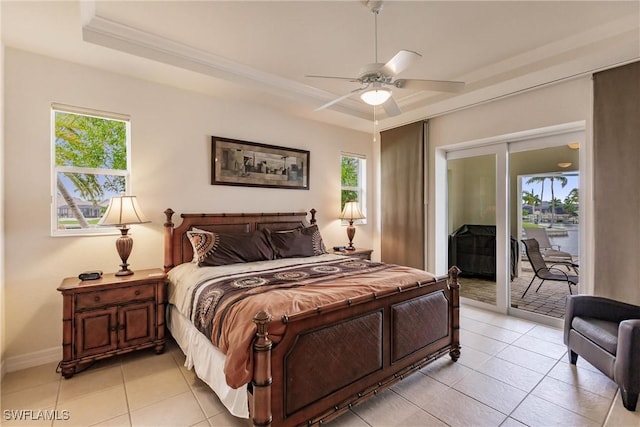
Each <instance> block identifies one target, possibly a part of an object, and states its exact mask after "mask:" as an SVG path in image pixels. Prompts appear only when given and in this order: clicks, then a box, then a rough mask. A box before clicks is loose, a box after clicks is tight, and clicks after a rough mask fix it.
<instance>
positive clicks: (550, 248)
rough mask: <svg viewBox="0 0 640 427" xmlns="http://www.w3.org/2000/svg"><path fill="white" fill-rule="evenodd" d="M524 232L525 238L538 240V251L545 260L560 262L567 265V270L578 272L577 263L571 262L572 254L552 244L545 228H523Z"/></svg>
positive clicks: (553, 262) (551, 262)
mask: <svg viewBox="0 0 640 427" xmlns="http://www.w3.org/2000/svg"><path fill="white" fill-rule="evenodd" d="M524 234H526V235H527V239H536V240H537V241H538V245H539V246H540V253H541V254H542V258H544V260H545V262H547V263H550V264H558V265H560V264H562V265H564V266H565V267H567V270H570V269H572V270H573V271H575V272H576V274H577V273H578V269H577V265H576V264H575V263H574V262H573V256H572V255H571V254H570V253H569V252H564V251H561V250H560V246H559V245H554V244H552V243H551V240H549V234H548V233H547V230H546V229H545V228H540V227H538V228H525V229H524Z"/></svg>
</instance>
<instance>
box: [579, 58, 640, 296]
mask: <svg viewBox="0 0 640 427" xmlns="http://www.w3.org/2000/svg"><path fill="white" fill-rule="evenodd" d="M593 81H594V87H593V92H594V103H593V107H594V110H593V140H594V152H593V160H594V165H593V166H594V168H593V169H594V224H595V238H594V239H593V241H592V242H591V243H592V244H594V251H595V265H594V279H595V283H594V285H595V287H594V291H595V294H596V295H602V296H606V297H610V298H614V299H618V300H623V301H627V302H630V303H635V304H640V286H638V284H637V279H638V277H640V263H639V262H638V259H639V258H640V238H639V237H640V192H639V190H638V189H639V187H638V186H639V185H640V62H635V63H632V64H628V65H624V66H621V67H617V68H613V69H610V70H607V71H602V72H600V73H596V74H594V77H593Z"/></svg>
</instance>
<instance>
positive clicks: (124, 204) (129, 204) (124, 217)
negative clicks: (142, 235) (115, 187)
mask: <svg viewBox="0 0 640 427" xmlns="http://www.w3.org/2000/svg"><path fill="white" fill-rule="evenodd" d="M145 222H151V221H149V220H148V219H147V217H145V216H144V214H143V213H142V210H140V206H138V200H137V199H136V196H114V197H112V198H111V200H110V201H109V206H108V207H107V211H106V212H105V214H104V215H103V216H102V218H100V221H98V225H117V226H126V225H127V224H143V223H145Z"/></svg>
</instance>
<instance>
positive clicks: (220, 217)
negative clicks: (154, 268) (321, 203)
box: [164, 208, 316, 271]
mask: <svg viewBox="0 0 640 427" xmlns="http://www.w3.org/2000/svg"><path fill="white" fill-rule="evenodd" d="M174 213H175V212H174V211H173V210H172V209H170V208H169V209H167V210H165V211H164V214H165V216H166V219H167V220H166V222H165V223H164V270H165V271H169V270H170V269H172V268H173V267H175V266H176V265H179V264H182V263H183V262H190V261H191V260H192V259H193V247H192V246H191V243H190V242H189V239H188V238H187V231H189V230H191V229H192V228H194V227H195V228H199V229H201V230H206V231H213V232H217V233H250V232H252V231H256V230H267V229H268V230H274V231H281V230H292V229H294V228H299V227H306V226H308V225H310V224H315V223H316V210H315V209H311V210H310V211H309V213H310V214H311V219H310V220H309V221H307V213H306V212H291V213H282V212H278V213H192V214H184V213H183V214H181V215H180V217H181V218H182V223H181V224H180V225H179V226H177V227H176V226H175V225H174V224H173V221H172V217H173V214H174Z"/></svg>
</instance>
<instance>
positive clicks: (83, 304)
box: [76, 284, 156, 310]
mask: <svg viewBox="0 0 640 427" xmlns="http://www.w3.org/2000/svg"><path fill="white" fill-rule="evenodd" d="M155 292H156V286H155V285H154V284H150V285H138V286H131V287H127V288H117V289H109V290H103V291H99V292H86V293H80V294H77V295H76V310H84V309H87V308H95V307H102V306H105V305H110V304H120V303H125V302H131V301H135V300H144V299H152V298H154V297H155Z"/></svg>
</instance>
